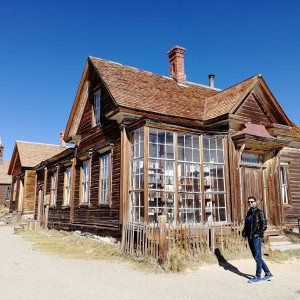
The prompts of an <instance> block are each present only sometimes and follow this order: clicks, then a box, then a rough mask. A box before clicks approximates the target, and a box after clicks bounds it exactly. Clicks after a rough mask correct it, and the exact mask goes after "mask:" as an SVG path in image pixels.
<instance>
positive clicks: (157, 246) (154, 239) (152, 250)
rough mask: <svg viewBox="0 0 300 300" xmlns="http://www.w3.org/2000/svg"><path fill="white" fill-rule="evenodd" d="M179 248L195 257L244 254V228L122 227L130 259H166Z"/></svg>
mask: <svg viewBox="0 0 300 300" xmlns="http://www.w3.org/2000/svg"><path fill="white" fill-rule="evenodd" d="M174 247H178V248H179V249H183V250H186V251H191V252H192V253H194V254H196V253H201V252H206V251H212V252H214V251H215V249H216V248H218V249H219V250H220V251H222V250H225V249H227V250H229V251H232V252H237V251H244V250H245V249H246V248H247V242H246V241H245V239H244V238H243V237H242V225H241V224H238V223H232V224H228V225H222V224H210V225H201V224H189V223H183V224H176V225H175V224H165V223H159V224H134V223H130V222H129V223H127V224H124V225H123V234H122V244H121V249H122V251H123V253H125V254H127V255H130V256H145V257H152V258H155V259H166V258H167V253H168V250H169V249H172V248H174Z"/></svg>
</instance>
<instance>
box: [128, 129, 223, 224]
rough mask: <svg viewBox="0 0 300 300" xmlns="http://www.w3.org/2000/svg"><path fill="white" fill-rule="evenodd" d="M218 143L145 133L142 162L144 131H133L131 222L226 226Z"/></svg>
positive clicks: (209, 139)
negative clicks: (164, 220) (163, 219)
mask: <svg viewBox="0 0 300 300" xmlns="http://www.w3.org/2000/svg"><path fill="white" fill-rule="evenodd" d="M145 132H148V131H145ZM223 139H224V138H223V137H216V136H203V137H202V138H201V135H196V134H190V133H177V132H172V131H166V130H161V129H156V128H149V136H147V137H146V139H145V140H146V141H148V145H145V147H148V148H146V149H147V151H146V155H147V153H148V155H147V157H144V154H145V152H144V130H143V128H141V129H138V130H136V131H135V132H134V133H133V138H132V144H131V185H130V220H131V221H133V222H143V221H144V220H145V219H146V220H148V222H150V223H152V222H155V223H156V222H158V217H159V216H160V215H166V217H167V222H169V223H172V222H183V223H201V222H203V223H204V222H212V221H216V222H221V221H226V197H225V195H226V194H225V184H224V182H225V175H224V150H223ZM144 159H145V160H146V162H147V165H146V169H145V170H144ZM146 174H147V175H146ZM144 175H146V176H147V180H148V184H147V186H146V187H145V186H144ZM144 192H145V193H146V197H144ZM144 199H146V201H147V206H148V211H144V208H145V205H144ZM147 206H146V207H147Z"/></svg>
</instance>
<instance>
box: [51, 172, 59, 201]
mask: <svg viewBox="0 0 300 300" xmlns="http://www.w3.org/2000/svg"><path fill="white" fill-rule="evenodd" d="M57 178H58V173H57V172H55V173H53V174H52V176H51V196H50V199H51V205H55V204H56V197H57Z"/></svg>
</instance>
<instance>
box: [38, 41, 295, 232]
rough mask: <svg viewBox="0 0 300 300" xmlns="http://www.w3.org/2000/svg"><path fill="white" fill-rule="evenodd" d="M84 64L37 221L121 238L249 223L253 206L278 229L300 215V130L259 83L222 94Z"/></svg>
mask: <svg viewBox="0 0 300 300" xmlns="http://www.w3.org/2000/svg"><path fill="white" fill-rule="evenodd" d="M184 52H185V49H184V48H182V47H178V46H176V47H174V48H173V49H171V50H170V51H169V52H168V56H169V62H170V77H165V76H159V75H155V74H153V73H150V72H146V71H142V70H138V69H136V68H133V67H128V66H124V65H121V64H119V63H115V62H111V61H107V60H103V59H99V58H95V57H88V59H87V62H86V65H85V68H84V71H83V75H82V78H81V81H80V84H79V87H78V91H77V95H76V98H75V101H74V104H73V107H72V110H71V112H70V116H69V119H68V122H67V126H66V130H65V135H64V139H65V141H66V142H69V143H73V144H74V148H72V149H68V150H65V151H64V152H61V153H59V154H58V155H56V156H54V157H52V158H50V159H47V160H44V161H43V162H41V163H40V164H39V165H38V166H36V168H35V170H36V174H37V181H36V182H37V188H36V204H35V205H36V210H35V211H36V218H38V219H40V220H43V221H44V222H47V226H49V227H51V228H64V229H70V230H73V229H81V230H86V231H91V232H97V233H100V234H112V235H120V233H121V228H122V225H123V224H124V223H126V222H128V221H131V222H136V223H142V222H148V223H151V222H157V220H158V217H159V216H160V215H166V217H167V221H168V222H192V223H207V222H219V223H220V222H222V223H230V222H232V221H239V222H240V221H243V220H244V218H245V215H246V211H247V209H248V206H247V197H248V196H250V195H251V196H255V197H257V199H259V201H260V206H261V207H262V208H263V209H264V210H265V212H266V214H267V218H268V220H269V223H270V224H271V225H283V226H292V225H296V224H297V218H298V217H299V216H300V173H299V171H298V166H299V160H300V152H299V150H298V148H299V146H300V130H299V128H298V127H297V125H295V124H294V123H293V122H292V121H291V120H289V118H288V117H287V116H286V114H285V113H284V111H283V110H282V108H281V107H280V105H279V104H278V102H277V100H276V99H275V97H274V95H273V94H272V92H271V91H270V89H269V88H268V86H267V84H266V82H265V81H264V79H263V77H262V76H261V75H256V76H253V77H250V78H249V79H246V80H245V81H243V82H241V83H238V84H236V85H234V86H232V87H229V88H227V89H225V90H219V89H216V88H215V87H214V75H210V76H209V85H208V86H204V85H200V84H196V83H192V82H189V81H187V80H186V75H185V72H184Z"/></svg>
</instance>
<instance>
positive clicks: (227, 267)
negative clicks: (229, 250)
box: [215, 248, 254, 279]
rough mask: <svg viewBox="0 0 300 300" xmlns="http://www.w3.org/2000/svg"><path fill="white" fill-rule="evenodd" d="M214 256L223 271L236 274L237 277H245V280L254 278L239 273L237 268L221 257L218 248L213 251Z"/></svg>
mask: <svg viewBox="0 0 300 300" xmlns="http://www.w3.org/2000/svg"><path fill="white" fill-rule="evenodd" d="M215 255H216V258H217V259H218V263H219V266H220V267H222V268H224V270H226V271H230V272H232V273H234V274H237V275H239V276H242V277H245V278H248V279H251V278H253V277H254V276H253V275H250V274H246V273H243V272H241V271H240V270H239V269H238V268H237V267H235V266H234V265H232V264H231V263H229V262H228V261H227V260H226V259H225V257H224V256H223V255H222V253H221V251H220V250H219V249H218V248H216V249H215Z"/></svg>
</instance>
